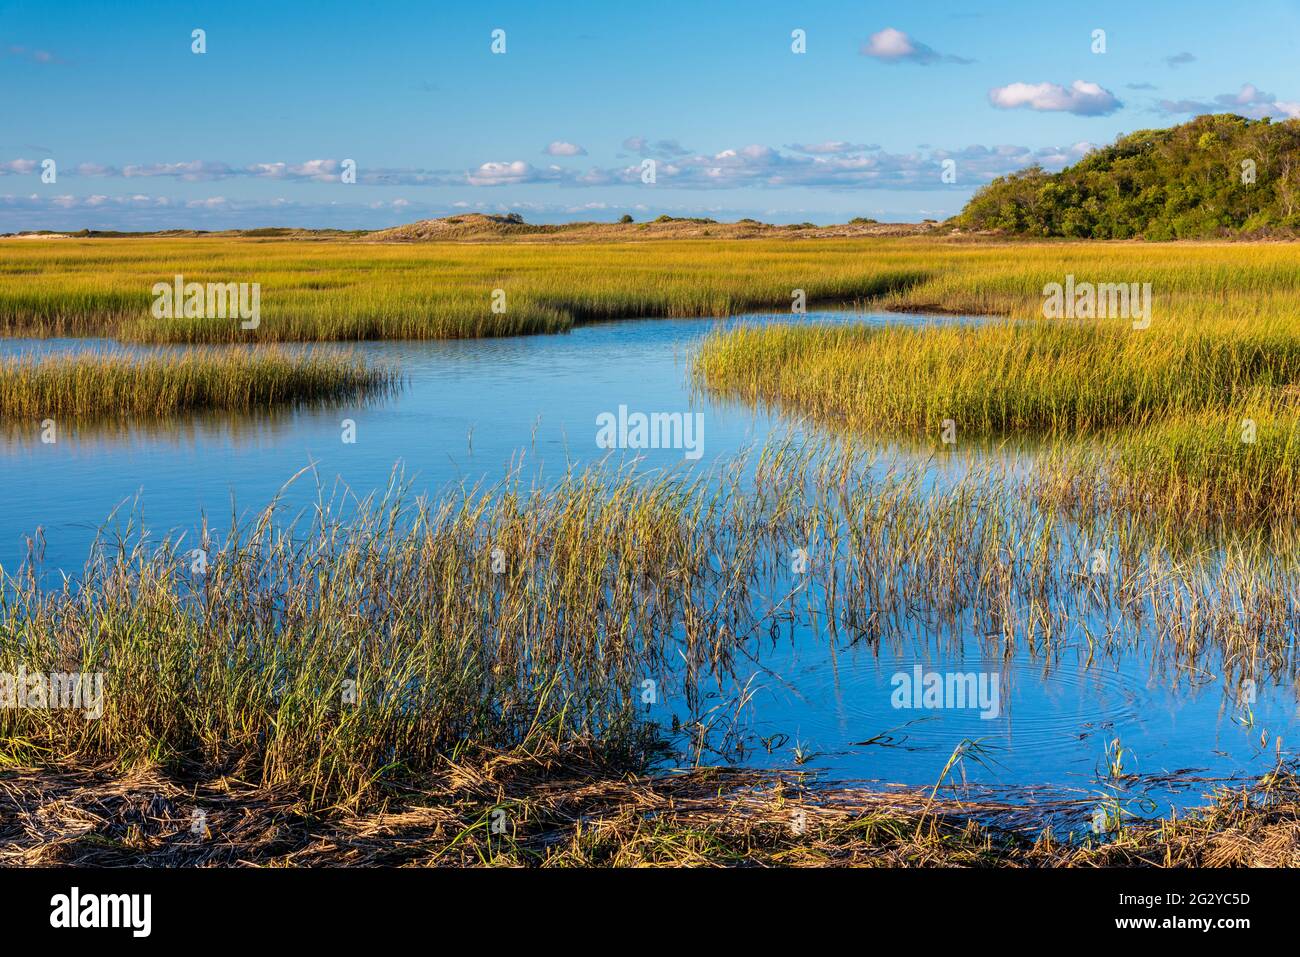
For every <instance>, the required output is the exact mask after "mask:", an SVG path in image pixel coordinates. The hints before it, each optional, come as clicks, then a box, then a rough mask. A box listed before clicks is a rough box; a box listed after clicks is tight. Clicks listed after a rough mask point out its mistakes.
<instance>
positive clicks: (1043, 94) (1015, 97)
mask: <svg viewBox="0 0 1300 957" xmlns="http://www.w3.org/2000/svg"><path fill="white" fill-rule="evenodd" d="M989 102H990V103H991V104H993V105H994V106H995V107H997V108H998V109H1000V110H1012V109H1016V108H1018V107H1028V108H1029V109H1031V110H1038V111H1041V112H1060V113H1074V114H1075V115H1077V116H1105V115H1106V114H1107V113H1114V112H1115V111H1116V110H1118V109H1119V108H1120V107H1122V106H1123V105H1124V104H1123V103H1121V102H1120V101H1119V100H1118V99H1116V97H1115V94H1113V93H1111V92H1110V91H1109V90H1107V89H1104V88H1103V87H1101V86H1099V85H1098V84H1096V83H1089V82H1087V81H1085V80H1075V81H1074V82H1073V83H1071V84H1070V87H1069V89H1066V88H1065V87H1063V86H1061V85H1060V84H1057V83H1009V84H1007V85H1006V86H996V87H994V88H993V89H991V90H989Z"/></svg>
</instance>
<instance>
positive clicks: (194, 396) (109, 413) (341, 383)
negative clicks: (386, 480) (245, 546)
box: [0, 348, 400, 421]
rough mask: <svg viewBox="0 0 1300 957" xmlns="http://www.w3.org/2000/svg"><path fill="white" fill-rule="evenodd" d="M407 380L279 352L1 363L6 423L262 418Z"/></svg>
mask: <svg viewBox="0 0 1300 957" xmlns="http://www.w3.org/2000/svg"><path fill="white" fill-rule="evenodd" d="M399 381H400V380H399V377H398V374H397V372H396V371H394V370H391V369H387V368H381V367H373V366H370V365H368V364H366V363H365V362H364V361H363V360H362V359H361V358H360V357H358V356H354V355H347V354H339V353H323V352H319V351H313V352H310V353H307V352H294V353H289V352H284V351H280V350H277V349H273V348H256V349H234V350H231V349H200V350H197V351H186V352H184V353H179V354H177V353H159V354H149V355H135V354H129V353H122V352H116V353H106V354H86V353H79V354H75V355H74V354H58V355H47V356H39V357H20V358H10V359H7V360H4V361H3V362H0V419H8V420H32V421H40V420H43V419H47V418H49V419H54V420H56V421H57V420H62V419H72V420H92V419H105V418H122V419H140V418H150V417H160V416H169V415H177V414H181V413H187V412H197V411H204V410H225V411H237V412H255V411H259V410H265V409H270V408H274V407H279V406H284V405H295V404H313V403H322V402H331V401H340V400H344V399H350V398H355V397H358V396H368V395H374V394H381V393H383V392H386V391H389V390H391V389H394V388H396V387H397V386H398V385H399Z"/></svg>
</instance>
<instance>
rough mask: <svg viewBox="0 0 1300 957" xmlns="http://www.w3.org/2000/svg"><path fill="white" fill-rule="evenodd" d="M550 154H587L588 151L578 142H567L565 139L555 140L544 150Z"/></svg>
mask: <svg viewBox="0 0 1300 957" xmlns="http://www.w3.org/2000/svg"><path fill="white" fill-rule="evenodd" d="M542 152H543V153H546V154H547V155H548V156H586V155H587V151H586V150H584V149H583V148H582V147H581V146H579V145H578V144H576V143H566V142H564V141H563V140H555V141H554V142H552V143H550V144H548V145H547V147H546V149H544V150H542Z"/></svg>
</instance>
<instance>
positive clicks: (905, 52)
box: [861, 27, 973, 66]
mask: <svg viewBox="0 0 1300 957" xmlns="http://www.w3.org/2000/svg"><path fill="white" fill-rule="evenodd" d="M861 52H862V55H863V56H869V57H874V58H875V59H877V60H883V61H884V62H886V63H919V64H920V65H922V66H928V65H929V64H931V63H939V62H944V63H971V62H973V61H971V60H967V59H966V58H965V57H959V56H951V55H944V54H941V53H939V51H938V50H935V49H933V48H932V47H928V46H926V45H925V44H924V43H921V42H920V41H919V40H915V39H913V38H912V37H910V36H908V35H907V34H906V33H904V32H903V31H902V30H896V29H894V28H893V27H885V29H883V30H881V31H879V32H878V33H873V34H871V36H870V38H868V40H867V42H866V43H864V44H863V45H862V50H861Z"/></svg>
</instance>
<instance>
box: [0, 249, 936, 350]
mask: <svg viewBox="0 0 1300 957" xmlns="http://www.w3.org/2000/svg"><path fill="white" fill-rule="evenodd" d="M3 249H4V254H5V255H4V262H3V263H0V332H3V333H5V334H8V335H109V336H116V337H118V338H121V339H123V340H129V341H135V342H183V343H209V342H249V341H315V340H368V339H453V338H475V337H483V336H509V335H523V334H529V333H554V332H564V331H567V330H568V329H571V328H572V327H573V325H574V324H575V323H581V322H592V321H597V320H603V319H622V318H635V317H652V316H653V317H679V318H680V317H708V316H726V315H731V314H734V313H737V312H743V311H747V310H753V309H780V310H784V309H789V308H790V304H791V301H792V291H793V290H794V289H796V288H800V289H803V290H805V293H806V295H807V297H808V300H809V301H810V302H813V303H817V302H849V301H855V300H868V299H875V298H877V297H880V296H883V295H888V294H891V293H896V292H898V291H900V290H902V289H905V288H906V287H907V286H909V285H911V284H913V283H915V282H919V281H920V280H922V279H923V278H925V277H926V276H927V275H929V270H928V268H927V267H926V266H925V265H924V264H922V263H921V262H920V261H919V259H918V257H916V256H915V255H913V254H910V253H906V252H903V253H895V252H892V251H890V250H888V249H887V248H885V247H875V248H874V249H873V250H872V252H873V254H872V255H869V256H864V255H863V252H864V249H863V247H862V246H861V245H860V244H855V243H846V242H843V241H828V242H825V243H822V242H819V243H816V244H799V243H793V244H792V243H789V242H782V241H767V242H716V243H714V242H707V241H694V242H692V241H662V242H654V243H603V244H602V243H590V244H583V245H576V246H575V245H512V244H509V243H503V244H471V243H428V244H423V243H422V244H404V245H380V244H370V243H356V242H343V241H337V242H315V243H303V242H294V241H268V240H252V239H166V240H159V239H108V240H93V241H87V240H60V241H58V242H41V241H35V240H30V241H24V242H22V243H17V242H12V243H7V244H5V246H4V247H3ZM176 275H183V276H184V277H185V279H186V281H187V282H189V281H193V282H214V281H218V282H256V283H259V284H260V285H261V297H260V301H261V324H260V326H259V327H258V328H257V329H256V330H244V329H241V328H240V322H239V320H219V319H171V320H160V319H155V318H153V317H152V316H151V314H150V305H151V302H152V299H151V295H150V290H151V289H152V287H153V285H154V283H157V282H169V283H170V282H171V281H172V280H173V277H174V276H176ZM496 289H501V290H503V291H504V293H505V297H506V298H505V310H504V311H503V312H494V311H493V309H492V304H493V291H494V290H496Z"/></svg>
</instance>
